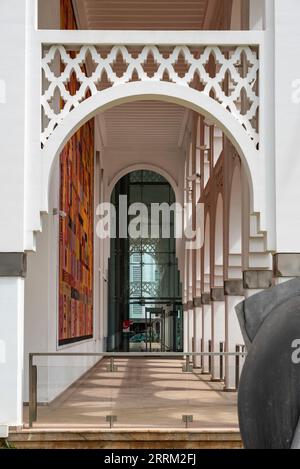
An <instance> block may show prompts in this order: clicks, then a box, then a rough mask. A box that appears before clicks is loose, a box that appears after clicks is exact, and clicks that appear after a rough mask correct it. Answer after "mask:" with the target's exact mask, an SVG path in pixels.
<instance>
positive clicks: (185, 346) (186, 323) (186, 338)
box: [183, 310, 189, 352]
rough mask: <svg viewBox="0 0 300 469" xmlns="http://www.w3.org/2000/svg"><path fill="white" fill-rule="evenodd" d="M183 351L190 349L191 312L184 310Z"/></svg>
mask: <svg viewBox="0 0 300 469" xmlns="http://www.w3.org/2000/svg"><path fill="white" fill-rule="evenodd" d="M183 351H184V352H188V351H189V313H188V311H187V310H184V311H183Z"/></svg>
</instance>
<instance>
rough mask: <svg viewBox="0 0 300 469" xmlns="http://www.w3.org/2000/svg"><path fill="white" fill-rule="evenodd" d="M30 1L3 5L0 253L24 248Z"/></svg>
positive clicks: (0, 5) (5, 1)
mask: <svg viewBox="0 0 300 469" xmlns="http://www.w3.org/2000/svg"><path fill="white" fill-rule="evenodd" d="M25 22H26V2H20V1H19V0H1V2H0V57H1V60H0V86H1V88H2V92H1V99H0V135H1V152H0V168H1V170H0V213H1V217H0V252H20V251H23V249H24V204H23V203H22V201H23V200H24V193H25V185H24V167H25V132H24V129H25V127H26V124H25V89H26V86H25V84H26V70H25V53H26V35H25V30H26V28H25Z"/></svg>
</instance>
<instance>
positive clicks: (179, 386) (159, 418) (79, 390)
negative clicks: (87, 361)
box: [25, 358, 239, 431]
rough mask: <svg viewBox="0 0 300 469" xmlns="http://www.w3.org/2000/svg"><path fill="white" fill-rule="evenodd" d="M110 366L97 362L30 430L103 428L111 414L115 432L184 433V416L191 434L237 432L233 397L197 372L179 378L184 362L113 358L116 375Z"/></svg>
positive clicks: (45, 408) (40, 409)
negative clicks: (126, 430)
mask: <svg viewBox="0 0 300 469" xmlns="http://www.w3.org/2000/svg"><path fill="white" fill-rule="evenodd" d="M108 364H109V361H108V360H107V359H103V360H101V361H100V362H99V363H98V364H97V365H95V366H94V367H93V368H92V369H91V371H90V372H88V373H87V374H86V375H85V376H84V377H83V378H82V379H81V380H79V381H77V383H75V384H74V385H73V386H72V387H70V388H69V389H68V390H67V391H65V392H64V393H63V394H62V395H61V396H60V397H59V398H57V399H55V400H54V401H53V402H52V403H51V404H50V405H41V406H39V407H38V419H37V422H36V423H35V424H34V428H36V429H44V430H55V429H57V430H61V429H79V428H82V429H88V428H99V429H101V428H102V429H104V428H108V427H109V422H107V421H106V416H108V415H113V416H116V417H117V421H116V422H115V423H114V425H113V426H114V428H115V429H118V428H119V429H120V428H123V429H125V428H131V429H146V428H149V429H151V428H152V429H155V428H157V429H159V428H161V429H166V428H168V429H171V428H174V429H184V428H185V424H184V423H183V422H182V416H183V415H192V416H193V422H192V423H190V424H189V428H191V429H199V430H201V429H203V430H224V431H225V430H226V431H238V428H239V427H238V418H237V395H236V393H226V392H223V391H222V389H223V385H224V384H223V383H212V382H211V381H210V380H209V378H208V377H207V376H203V375H200V374H198V372H197V371H194V372H193V373H183V372H182V365H183V361H182V360H177V359H155V358H130V359H116V360H115V365H116V366H117V368H118V369H117V371H115V372H108V371H107V366H108ZM27 422H28V407H27V406H25V426H27V425H28V423H27Z"/></svg>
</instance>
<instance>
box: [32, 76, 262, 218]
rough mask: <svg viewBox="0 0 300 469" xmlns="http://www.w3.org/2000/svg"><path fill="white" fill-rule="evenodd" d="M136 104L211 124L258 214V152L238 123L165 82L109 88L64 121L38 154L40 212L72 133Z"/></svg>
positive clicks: (189, 92)
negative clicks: (176, 110) (156, 104)
mask: <svg viewBox="0 0 300 469" xmlns="http://www.w3.org/2000/svg"><path fill="white" fill-rule="evenodd" d="M139 100H150V101H151V100H161V101H165V102H170V103H175V104H178V105H181V106H184V107H186V108H188V109H191V110H193V111H195V112H197V113H198V114H202V115H203V116H205V117H206V118H208V119H210V120H211V121H212V122H214V123H215V124H216V125H217V126H218V127H219V128H220V129H221V130H222V131H223V132H224V134H225V135H226V136H227V137H228V138H229V140H230V141H231V142H232V144H233V145H234V146H235V148H236V150H237V151H238V153H239V154H240V157H241V159H242V162H243V164H244V166H245V171H246V174H247V177H248V180H249V186H250V201H251V209H253V210H252V211H255V212H259V191H258V189H257V190H256V187H259V183H260V177H259V171H258V169H259V168H258V161H257V156H258V151H257V150H256V148H255V145H254V144H253V142H252V140H251V138H250V137H249V136H248V135H247V133H246V132H245V130H244V128H243V127H242V125H241V124H240V122H239V121H238V120H237V119H236V118H235V117H234V116H233V115H232V114H230V113H229V112H228V111H227V110H226V109H225V108H224V107H223V106H222V105H221V104H219V103H217V102H216V101H214V100H213V99H212V98H210V97H209V96H207V95H205V94H204V93H199V92H198V91H196V90H193V89H191V88H188V87H184V86H181V85H177V84H172V83H167V82H158V83H156V82H133V83H127V84H124V85H118V86H116V87H113V88H109V89H107V90H105V91H101V92H99V93H97V94H95V95H94V96H92V97H90V98H89V99H86V100H85V101H83V102H82V103H81V104H79V105H78V106H77V107H76V108H75V109H73V110H72V112H70V113H69V114H68V115H67V116H66V117H65V118H64V120H63V121H62V122H61V123H60V124H59V125H58V126H57V127H56V129H55V130H54V132H53V133H52V135H51V136H50V137H49V139H48V140H47V142H46V144H45V146H44V148H43V149H42V152H41V157H42V167H43V170H42V175H43V180H42V191H43V193H42V207H41V211H47V210H48V196H49V194H48V188H49V177H50V175H51V171H52V167H53V162H54V160H55V159H56V158H57V156H58V155H59V153H60V151H61V150H62V148H63V146H64V144H65V143H66V142H67V140H68V139H69V138H70V137H71V136H72V135H73V133H74V132H75V131H76V130H77V129H78V128H80V126H81V125H82V124H84V123H85V122H87V121H88V120H89V119H91V118H92V117H94V116H95V115H96V114H97V113H99V112H104V111H105V110H108V109H110V108H112V107H114V106H117V105H120V104H123V103H128V102H133V101H139Z"/></svg>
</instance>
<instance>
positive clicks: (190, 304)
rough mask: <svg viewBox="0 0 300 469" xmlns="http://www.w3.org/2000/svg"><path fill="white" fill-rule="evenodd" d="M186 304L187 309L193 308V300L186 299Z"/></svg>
mask: <svg viewBox="0 0 300 469" xmlns="http://www.w3.org/2000/svg"><path fill="white" fill-rule="evenodd" d="M186 306H187V310H190V309H193V308H194V302H193V301H188V302H187V304H186Z"/></svg>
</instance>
